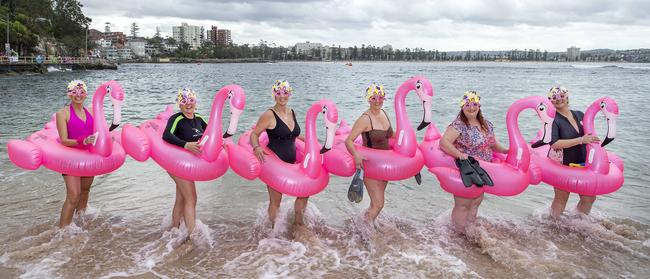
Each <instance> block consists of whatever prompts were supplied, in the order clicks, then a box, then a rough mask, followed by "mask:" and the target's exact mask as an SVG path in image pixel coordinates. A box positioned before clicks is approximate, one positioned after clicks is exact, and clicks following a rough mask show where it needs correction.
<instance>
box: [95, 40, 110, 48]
mask: <svg viewBox="0 0 650 279" xmlns="http://www.w3.org/2000/svg"><path fill="white" fill-rule="evenodd" d="M95 44H97V46H98V47H100V48H107V47H110V46H111V41H107V40H104V38H101V39H99V40H95Z"/></svg>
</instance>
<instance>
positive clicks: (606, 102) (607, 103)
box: [598, 97, 618, 146]
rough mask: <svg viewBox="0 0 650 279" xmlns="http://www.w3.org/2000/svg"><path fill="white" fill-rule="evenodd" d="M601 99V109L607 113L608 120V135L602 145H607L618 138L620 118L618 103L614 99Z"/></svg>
mask: <svg viewBox="0 0 650 279" xmlns="http://www.w3.org/2000/svg"><path fill="white" fill-rule="evenodd" d="M598 101H600V111H601V112H603V114H604V115H605V119H606V120H607V135H605V140H603V143H602V144H601V146H605V145H607V144H608V143H610V142H612V141H613V140H614V138H616V119H617V118H618V104H617V103H616V101H614V99H612V98H609V97H602V98H600V99H599V100H598Z"/></svg>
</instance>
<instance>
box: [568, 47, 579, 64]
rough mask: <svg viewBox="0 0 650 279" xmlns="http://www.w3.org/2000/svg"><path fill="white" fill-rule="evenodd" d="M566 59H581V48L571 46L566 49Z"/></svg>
mask: <svg viewBox="0 0 650 279" xmlns="http://www.w3.org/2000/svg"><path fill="white" fill-rule="evenodd" d="M566 59H567V61H579V60H580V48H577V47H574V46H572V47H570V48H567V49H566Z"/></svg>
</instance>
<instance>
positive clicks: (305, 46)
mask: <svg viewBox="0 0 650 279" xmlns="http://www.w3.org/2000/svg"><path fill="white" fill-rule="evenodd" d="M322 47H323V44H321V43H310V42H309V41H307V42H304V43H296V53H297V54H302V53H304V54H309V53H310V52H309V51H310V50H312V49H321V48H322Z"/></svg>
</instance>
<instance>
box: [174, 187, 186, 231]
mask: <svg viewBox="0 0 650 279" xmlns="http://www.w3.org/2000/svg"><path fill="white" fill-rule="evenodd" d="M184 208H185V200H184V199H183V194H181V188H180V187H179V185H178V184H176V201H175V202H174V209H173V210H172V227H174V228H178V227H180V226H181V218H183V209H184Z"/></svg>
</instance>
